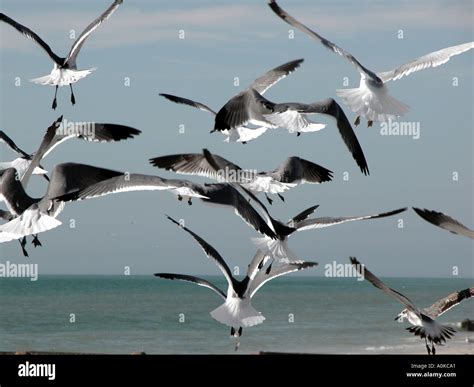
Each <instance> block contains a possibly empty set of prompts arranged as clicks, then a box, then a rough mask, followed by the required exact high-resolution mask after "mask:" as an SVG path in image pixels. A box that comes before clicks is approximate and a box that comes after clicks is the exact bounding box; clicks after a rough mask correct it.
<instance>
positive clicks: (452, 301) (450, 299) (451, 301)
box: [423, 288, 474, 318]
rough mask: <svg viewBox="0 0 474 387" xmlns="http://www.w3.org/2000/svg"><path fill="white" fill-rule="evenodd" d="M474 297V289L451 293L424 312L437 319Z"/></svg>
mask: <svg viewBox="0 0 474 387" xmlns="http://www.w3.org/2000/svg"><path fill="white" fill-rule="evenodd" d="M473 296H474V288H467V289H464V290H460V291H459V292H454V293H451V294H450V295H448V296H446V297H443V298H441V299H439V300H438V301H436V302H435V303H434V304H433V305H431V306H430V307H428V308H425V309H424V310H423V312H424V313H425V314H426V315H428V316H429V317H431V318H436V317H438V316H440V315H442V314H443V313H445V312H447V311H448V310H449V309H451V308H453V307H455V306H456V305H457V304H459V303H460V302H461V301H464V300H466V299H468V298H470V297H473Z"/></svg>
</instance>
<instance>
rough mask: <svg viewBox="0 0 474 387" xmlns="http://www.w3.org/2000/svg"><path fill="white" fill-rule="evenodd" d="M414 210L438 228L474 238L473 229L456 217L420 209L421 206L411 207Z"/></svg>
mask: <svg viewBox="0 0 474 387" xmlns="http://www.w3.org/2000/svg"><path fill="white" fill-rule="evenodd" d="M413 209H414V210H415V212H416V213H417V214H418V215H419V216H421V217H422V218H423V219H424V220H426V221H427V222H429V223H431V224H434V225H435V226H438V227H440V228H443V229H445V230H448V231H449V232H451V233H453V234H458V235H463V236H465V237H468V238H471V239H474V230H471V229H469V228H467V227H466V226H464V225H463V224H461V223H460V222H458V221H457V220H456V219H453V218H451V217H450V216H448V215H445V214H443V213H442V212H437V211H430V210H427V209H424V210H422V209H421V208H415V207H413Z"/></svg>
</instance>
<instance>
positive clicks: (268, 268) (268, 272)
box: [240, 263, 273, 329]
mask: <svg viewBox="0 0 474 387" xmlns="http://www.w3.org/2000/svg"><path fill="white" fill-rule="evenodd" d="M272 265H273V263H270V266H268V267H267V270H266V271H265V274H266V275H268V274H270V271H271V270H272ZM240 329H242V328H240Z"/></svg>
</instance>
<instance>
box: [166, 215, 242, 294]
mask: <svg viewBox="0 0 474 387" xmlns="http://www.w3.org/2000/svg"><path fill="white" fill-rule="evenodd" d="M166 217H167V218H168V219H169V220H171V221H172V222H173V223H175V224H176V225H178V226H179V227H181V228H182V229H183V230H184V231H186V232H187V233H188V234H190V235H191V236H192V237H193V238H194V239H195V240H196V242H197V243H199V245H200V246H201V248H202V249H203V251H204V253H205V254H206V256H207V257H208V258H209V259H212V260H213V261H214V263H215V264H216V265H217V267H218V268H219V269H220V270H221V272H222V274H224V277H225V278H226V280H227V282H228V284H229V286H231V287H233V286H234V277H233V276H232V272H231V271H230V269H229V266H227V263H226V262H225V261H224V258H222V256H221V255H220V254H219V253H218V252H217V250H216V249H215V248H214V247H212V246H211V245H210V244H209V243H207V242H206V241H205V240H204V239H202V238H201V237H200V236H199V235H197V234H195V233H194V232H193V231H191V230H190V229H189V228H187V227H185V226H182V225H181V224H180V223H179V222H178V221H176V220H174V219H173V218H172V217H170V216H168V215H166Z"/></svg>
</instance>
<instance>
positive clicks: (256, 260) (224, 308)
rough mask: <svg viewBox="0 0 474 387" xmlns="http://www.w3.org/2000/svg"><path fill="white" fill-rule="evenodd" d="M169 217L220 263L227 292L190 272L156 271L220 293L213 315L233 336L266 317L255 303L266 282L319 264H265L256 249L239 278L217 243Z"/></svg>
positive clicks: (209, 255) (158, 274) (263, 256)
mask: <svg viewBox="0 0 474 387" xmlns="http://www.w3.org/2000/svg"><path fill="white" fill-rule="evenodd" d="M167 218H168V219H169V220H171V221H172V222H173V223H175V224H177V225H178V226H180V227H181V228H183V230H185V231H186V232H187V233H188V234H190V235H191V236H192V237H193V238H194V239H195V240H196V241H197V242H198V243H199V245H200V246H201V248H202V249H203V250H204V253H205V254H206V256H207V257H208V258H209V259H211V260H213V261H214V263H215V264H216V265H217V267H219V269H220V270H221V272H222V274H224V277H225V278H226V280H227V284H228V287H227V293H225V292H223V291H222V290H221V289H219V288H218V287H217V286H215V285H214V284H212V283H211V282H209V281H207V280H205V279H202V278H197V277H194V276H190V275H183V274H172V273H156V274H155V276H157V277H160V278H164V279H169V280H179V281H186V282H191V283H194V284H196V285H198V286H203V287H206V288H208V289H211V290H213V291H214V292H216V293H217V294H218V295H219V296H221V298H222V299H223V300H224V301H225V302H224V304H222V305H221V306H219V307H218V308H216V309H214V310H213V311H212V312H211V316H212V318H214V319H215V320H217V321H218V322H220V323H221V324H224V325H227V326H230V327H231V332H230V335H231V337H235V338H239V337H240V336H241V335H242V330H243V328H247V327H251V326H255V325H258V324H261V323H263V321H264V320H265V317H264V316H263V315H262V314H261V313H260V312H258V311H257V310H256V309H255V308H254V307H253V306H252V298H253V296H254V295H255V293H257V291H258V290H259V289H260V288H261V287H262V286H263V285H264V284H265V283H266V282H268V281H270V280H272V279H274V278H276V277H279V276H282V275H285V274H289V273H293V272H296V271H299V270H304V269H309V268H311V267H315V266H317V265H318V264H317V263H316V262H301V263H290V264H286V265H281V266H276V267H275V266H273V267H272V266H271V265H270V266H267V267H265V264H266V263H267V262H268V257H266V256H265V254H263V253H262V252H260V251H257V253H256V254H255V256H254V257H253V259H252V261H251V262H250V264H249V266H248V270H247V275H246V276H245V277H244V279H243V280H241V281H239V280H237V279H235V278H234V276H233V275H232V272H231V270H230V269H229V266H227V264H226V262H225V260H224V258H222V256H221V255H220V254H219V253H218V252H217V250H216V249H215V248H214V247H212V246H211V245H210V244H208V243H207V242H206V241H205V240H204V239H202V238H201V237H200V236H199V235H197V234H195V233H194V232H193V231H191V230H190V229H188V228H187V227H184V226H183V225H181V224H180V223H179V222H177V221H176V220H174V219H173V218H171V217H169V216H167ZM237 348H238V346H236V350H237Z"/></svg>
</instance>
